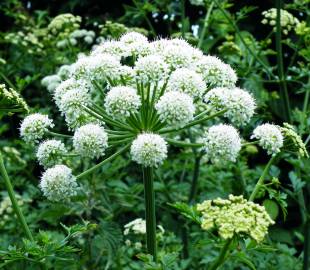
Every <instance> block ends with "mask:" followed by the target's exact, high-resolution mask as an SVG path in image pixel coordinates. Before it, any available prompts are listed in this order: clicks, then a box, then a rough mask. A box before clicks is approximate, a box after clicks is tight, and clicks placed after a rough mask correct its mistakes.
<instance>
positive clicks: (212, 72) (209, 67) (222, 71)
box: [193, 55, 237, 87]
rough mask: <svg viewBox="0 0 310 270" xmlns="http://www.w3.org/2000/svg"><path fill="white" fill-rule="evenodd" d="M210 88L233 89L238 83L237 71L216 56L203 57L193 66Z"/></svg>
mask: <svg viewBox="0 0 310 270" xmlns="http://www.w3.org/2000/svg"><path fill="white" fill-rule="evenodd" d="M193 68H194V69H195V70H196V71H197V72H198V73H200V74H201V75H202V76H203V78H204V80H205V82H206V83H207V86H208V87H233V86H235V84H236V82H237V75H236V73H235V71H234V70H233V69H232V68H231V67H230V66H229V65H228V64H225V63H223V62H222V61H221V60H220V59H218V58H217V57H215V56H210V55H208V56H203V57H202V58H201V59H200V60H199V61H198V62H196V63H195V64H194V65H193Z"/></svg>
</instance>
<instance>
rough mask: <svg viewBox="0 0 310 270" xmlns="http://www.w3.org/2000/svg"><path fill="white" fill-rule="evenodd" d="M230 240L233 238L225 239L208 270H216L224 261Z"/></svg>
mask: <svg viewBox="0 0 310 270" xmlns="http://www.w3.org/2000/svg"><path fill="white" fill-rule="evenodd" d="M232 240H233V238H230V239H228V240H226V242H225V244H224V246H223V247H222V249H221V252H220V255H219V256H218V257H217V259H216V260H215V261H214V263H213V264H212V265H211V266H210V267H209V268H208V270H216V269H218V268H219V267H220V266H221V265H222V264H223V263H224V262H225V259H226V254H227V252H228V251H229V246H230V244H231V242H232Z"/></svg>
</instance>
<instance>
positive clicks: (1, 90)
mask: <svg viewBox="0 0 310 270" xmlns="http://www.w3.org/2000/svg"><path fill="white" fill-rule="evenodd" d="M1 108H4V109H5V110H6V111H7V110H9V112H11V113H14V112H28V111H29V108H28V105H27V103H26V102H25V100H24V99H23V98H22V97H21V96H20V95H19V94H18V93H17V92H16V91H15V90H13V89H12V88H9V89H7V88H6V86H5V84H0V112H1Z"/></svg>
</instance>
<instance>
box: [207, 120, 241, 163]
mask: <svg viewBox="0 0 310 270" xmlns="http://www.w3.org/2000/svg"><path fill="white" fill-rule="evenodd" d="M202 142H203V143H204V150H205V152H206V155H205V156H206V158H207V159H208V160H210V161H211V162H212V163H216V164H221V163H225V162H226V161H232V162H235V161H236V159H237V156H238V154H239V151H240V150H241V139H240V136H239V133H238V131H237V130H236V129H235V128H234V127H233V126H230V125H225V124H219V125H215V126H212V127H210V128H209V129H208V130H207V131H206V133H205V134H204V136H203V138H202Z"/></svg>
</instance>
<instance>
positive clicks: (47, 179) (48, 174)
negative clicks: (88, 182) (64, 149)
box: [40, 165, 78, 202]
mask: <svg viewBox="0 0 310 270" xmlns="http://www.w3.org/2000/svg"><path fill="white" fill-rule="evenodd" d="M40 188H41V190H42V192H43V194H44V196H46V197H47V198H48V199H49V200H51V201H55V202H59V201H67V200H69V199H70V198H71V197H72V196H75V195H76V194H77V188H78V184H77V182H76V177H75V176H74V175H73V174H72V170H71V169H70V168H68V167H67V166H65V165H55V166H54V167H53V168H50V169H47V170H46V171H45V172H44V173H43V175H42V177H41V181H40Z"/></svg>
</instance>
